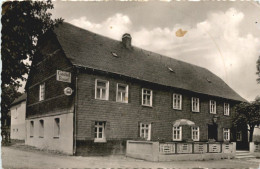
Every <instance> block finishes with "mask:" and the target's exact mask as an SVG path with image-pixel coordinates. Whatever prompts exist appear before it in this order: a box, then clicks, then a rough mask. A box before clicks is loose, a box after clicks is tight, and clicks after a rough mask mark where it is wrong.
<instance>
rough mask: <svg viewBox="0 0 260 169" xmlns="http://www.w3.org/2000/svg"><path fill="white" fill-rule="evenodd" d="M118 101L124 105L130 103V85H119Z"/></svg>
mask: <svg viewBox="0 0 260 169" xmlns="http://www.w3.org/2000/svg"><path fill="white" fill-rule="evenodd" d="M116 101H117V102H122V103H128V85H124V84H119V83H118V84H117V95H116Z"/></svg>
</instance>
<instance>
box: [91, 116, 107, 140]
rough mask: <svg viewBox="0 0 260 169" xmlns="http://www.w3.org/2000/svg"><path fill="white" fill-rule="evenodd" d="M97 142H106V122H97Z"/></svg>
mask: <svg viewBox="0 0 260 169" xmlns="http://www.w3.org/2000/svg"><path fill="white" fill-rule="evenodd" d="M94 141H95V142H105V141H106V138H105V122H100V121H96V122H95V140H94Z"/></svg>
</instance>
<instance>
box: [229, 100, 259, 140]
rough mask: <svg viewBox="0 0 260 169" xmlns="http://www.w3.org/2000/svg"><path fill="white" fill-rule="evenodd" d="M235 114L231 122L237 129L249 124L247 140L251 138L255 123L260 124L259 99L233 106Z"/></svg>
mask: <svg viewBox="0 0 260 169" xmlns="http://www.w3.org/2000/svg"><path fill="white" fill-rule="evenodd" d="M235 110H236V111H235V115H234V117H233V124H234V126H235V127H236V128H237V129H238V130H242V128H241V127H242V126H245V125H248V126H249V133H250V137H249V141H252V139H253V132H254V128H255V126H256V125H259V124H260V100H259V99H256V101H254V102H251V103H247V102H243V103H240V104H239V105H237V106H236V107H235Z"/></svg>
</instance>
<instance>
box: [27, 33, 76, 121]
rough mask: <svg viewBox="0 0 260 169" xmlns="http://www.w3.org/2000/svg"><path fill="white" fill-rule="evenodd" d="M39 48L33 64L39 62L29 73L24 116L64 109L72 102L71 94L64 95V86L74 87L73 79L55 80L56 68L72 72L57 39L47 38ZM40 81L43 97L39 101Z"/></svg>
mask: <svg viewBox="0 0 260 169" xmlns="http://www.w3.org/2000/svg"><path fill="white" fill-rule="evenodd" d="M40 50H41V55H39V56H40V57H39V58H38V59H37V60H38V61H36V60H35V61H34V62H33V65H34V66H36V65H37V63H40V64H38V66H36V67H35V68H33V69H32V70H31V72H30V74H29V77H30V79H29V82H28V83H29V84H28V85H27V87H28V91H27V93H28V97H27V113H26V117H30V116H31V115H41V114H46V113H50V112H52V111H55V110H59V109H60V110H61V109H66V108H69V107H71V106H72V104H73V95H72V96H65V95H64V88H66V87H71V88H74V80H73V79H72V83H66V82H60V81H57V80H56V71H57V70H66V71H68V72H72V68H71V64H70V62H69V61H68V60H67V59H66V58H65V57H64V53H63V52H62V50H61V49H60V46H59V44H58V42H57V40H55V39H54V38H49V39H48V41H44V42H43V43H42V44H41V46H40ZM72 78H73V76H72ZM42 83H45V99H44V101H41V102H39V85H40V84H42Z"/></svg>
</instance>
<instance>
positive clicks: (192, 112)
mask: <svg viewBox="0 0 260 169" xmlns="http://www.w3.org/2000/svg"><path fill="white" fill-rule="evenodd" d="M199 112H200V111H192V113H199Z"/></svg>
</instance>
